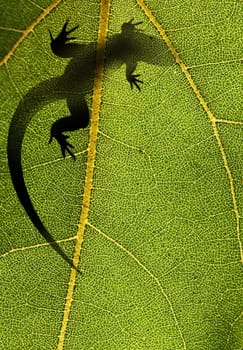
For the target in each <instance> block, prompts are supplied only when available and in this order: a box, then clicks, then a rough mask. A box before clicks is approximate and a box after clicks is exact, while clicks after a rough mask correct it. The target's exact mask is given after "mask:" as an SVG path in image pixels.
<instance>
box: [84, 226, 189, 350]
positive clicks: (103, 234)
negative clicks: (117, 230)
mask: <svg viewBox="0 0 243 350" xmlns="http://www.w3.org/2000/svg"><path fill="white" fill-rule="evenodd" d="M87 225H89V226H90V227H91V228H92V229H94V230H95V231H96V232H98V233H99V234H100V235H102V236H103V237H105V238H106V239H107V240H108V241H110V242H112V243H113V244H114V245H116V246H117V247H118V248H119V249H121V250H122V251H123V252H125V253H126V254H127V255H128V256H129V257H130V258H131V259H133V260H134V261H135V262H136V263H137V264H138V265H139V266H140V267H141V268H142V269H143V270H144V271H145V272H146V273H147V274H148V275H149V277H150V278H152V279H153V280H154V281H155V283H156V284H157V286H158V287H159V290H160V292H161V294H162V295H163V297H164V298H165V300H166V302H167V304H168V305H169V308H170V311H171V313H172V317H173V319H174V322H175V324H176V327H177V329H178V332H179V334H180V337H181V340H182V343H183V349H186V343H185V339H184V337H183V334H182V332H181V329H180V326H179V322H178V319H177V317H176V314H175V311H174V307H173V305H172V303H171V301H170V299H169V297H168V295H167V294H166V293H165V291H164V289H163V286H162V285H161V283H160V281H159V279H158V277H156V276H155V275H154V274H153V273H152V272H151V271H150V270H149V269H148V268H147V267H146V266H145V265H144V264H143V263H142V262H141V261H140V260H139V259H138V258H137V257H136V256H135V255H134V254H133V253H131V252H130V251H129V250H127V249H126V248H124V247H123V246H122V245H121V244H120V243H118V242H117V241H116V240H114V239H113V238H111V237H109V236H107V235H106V234H105V233H104V232H102V231H101V230H99V229H98V228H96V227H95V226H94V225H92V224H91V223H90V222H88V223H87Z"/></svg>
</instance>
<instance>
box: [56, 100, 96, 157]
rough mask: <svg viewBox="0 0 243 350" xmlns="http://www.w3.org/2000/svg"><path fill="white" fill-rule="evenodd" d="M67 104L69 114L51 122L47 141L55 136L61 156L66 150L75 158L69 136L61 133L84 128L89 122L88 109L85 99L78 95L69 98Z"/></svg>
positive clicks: (64, 154)
mask: <svg viewBox="0 0 243 350" xmlns="http://www.w3.org/2000/svg"><path fill="white" fill-rule="evenodd" d="M67 104H68V107H69V110H70V112H71V115H70V116H68V117H63V118H61V119H58V120H56V121H55V122H54V123H53V124H52V126H51V136H50V140H49V143H51V142H52V139H53V138H55V139H56V140H57V142H58V143H59V145H60V148H61V153H62V156H63V158H65V156H66V152H67V153H69V154H70V156H71V157H72V158H73V159H75V155H74V153H73V152H72V148H73V145H71V144H70V143H69V142H68V141H67V139H68V138H69V136H67V135H65V134H63V133H64V132H68V131H75V130H79V129H84V128H86V127H87V126H88V124H89V109H88V106H87V103H86V101H85V100H84V99H80V96H79V98H78V99H69V100H68V101H67Z"/></svg>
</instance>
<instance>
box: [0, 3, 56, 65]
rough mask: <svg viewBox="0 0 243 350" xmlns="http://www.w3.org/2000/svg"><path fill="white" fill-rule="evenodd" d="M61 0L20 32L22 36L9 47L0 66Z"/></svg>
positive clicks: (51, 5)
mask: <svg viewBox="0 0 243 350" xmlns="http://www.w3.org/2000/svg"><path fill="white" fill-rule="evenodd" d="M61 1H62V0H55V1H53V2H52V3H51V4H50V5H49V6H48V7H47V8H46V9H45V10H44V11H43V12H42V13H41V14H40V15H39V16H38V17H37V18H36V19H35V20H34V21H33V22H32V23H31V24H30V25H29V27H27V28H26V29H25V30H24V31H20V32H22V35H21V36H20V37H19V39H18V40H17V41H16V42H15V44H14V45H13V46H12V47H11V49H10V50H9V52H8V53H7V54H6V55H5V56H4V57H3V59H2V60H1V61H0V66H2V65H4V64H6V63H7V62H8V60H9V58H10V57H11V56H12V55H13V54H14V52H15V50H16V49H17V48H18V46H19V45H20V44H21V43H22V41H23V40H24V39H25V38H26V37H27V36H28V35H29V34H30V33H31V32H32V31H33V30H34V28H35V27H36V26H37V25H38V24H39V23H40V22H41V21H42V20H43V19H44V18H45V17H46V16H47V15H48V14H49V13H50V12H51V11H52V10H53V9H54V8H55V7H57V5H59V4H60V3H61ZM16 31H18V30H16Z"/></svg>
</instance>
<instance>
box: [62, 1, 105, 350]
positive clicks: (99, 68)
mask: <svg viewBox="0 0 243 350" xmlns="http://www.w3.org/2000/svg"><path fill="white" fill-rule="evenodd" d="M109 13H110V0H101V2H100V18H99V30H98V39H97V55H96V70H95V76H94V92H93V99H92V115H91V126H90V136H89V145H88V160H87V168H86V178H85V185H84V196H83V203H82V211H81V216H80V221H79V227H78V232H77V240H76V245H75V250H74V257H73V265H74V266H78V262H79V258H80V252H81V247H82V243H83V238H84V230H85V227H86V225H87V222H88V212H89V207H90V200H91V191H92V184H93V174H94V165H95V155H96V143H97V136H98V122H99V112H100V105H101V94H102V78H103V71H104V57H105V44H106V37H107V31H108V19H109ZM76 275H77V270H76V269H74V268H72V269H71V273H70V278H69V283H68V291H67V296H66V304H65V308H64V313H63V320H62V326H61V331H60V335H59V342H58V346H57V350H62V349H63V345H64V340H65V334H66V330H67V324H68V319H69V314H70V310H71V305H72V300H73V291H74V286H75V282H76Z"/></svg>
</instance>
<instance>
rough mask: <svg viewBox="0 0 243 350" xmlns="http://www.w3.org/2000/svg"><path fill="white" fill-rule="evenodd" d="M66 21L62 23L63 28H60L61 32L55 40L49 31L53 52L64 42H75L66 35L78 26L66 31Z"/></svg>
mask: <svg viewBox="0 0 243 350" xmlns="http://www.w3.org/2000/svg"><path fill="white" fill-rule="evenodd" d="M68 22H69V21H68V20H67V21H66V22H65V23H64V26H63V27H62V30H61V32H60V33H59V34H58V36H57V37H56V39H54V38H53V36H52V33H51V31H50V30H49V33H50V36H51V48H52V51H53V52H56V51H58V49H60V48H62V47H63V46H64V45H65V44H66V42H68V41H70V40H75V39H76V38H75V37H71V38H70V37H68V35H69V34H70V33H72V32H74V31H75V30H76V29H77V28H78V27H79V26H78V25H77V26H76V27H74V28H72V29H69V30H67V25H68Z"/></svg>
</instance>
